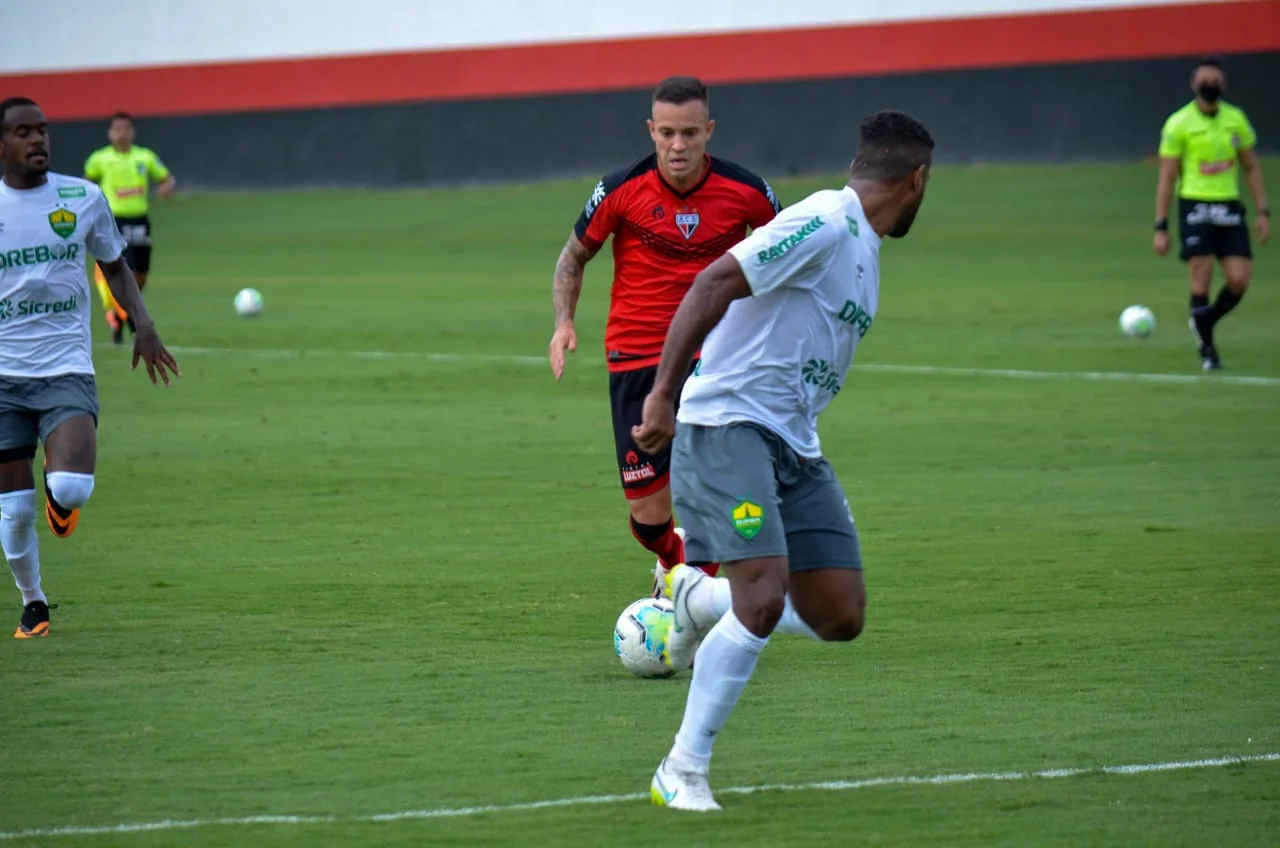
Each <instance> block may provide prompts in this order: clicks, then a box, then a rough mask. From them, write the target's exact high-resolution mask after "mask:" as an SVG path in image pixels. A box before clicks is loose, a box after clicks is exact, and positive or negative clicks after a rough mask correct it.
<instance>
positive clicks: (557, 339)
mask: <svg viewBox="0 0 1280 848" xmlns="http://www.w3.org/2000/svg"><path fill="white" fill-rule="evenodd" d="M577 349H578V333H577V331H576V330H574V329H573V322H572V321H566V322H565V323H563V324H561V325H560V326H558V327H556V332H555V335H553V336H552V337H551V344H550V346H549V350H550V352H551V373H552V374H555V375H556V379H557V380H559V379H560V378H561V377H563V376H564V353H565V351H569V352H570V353H572V352H573V351H575V350H577Z"/></svg>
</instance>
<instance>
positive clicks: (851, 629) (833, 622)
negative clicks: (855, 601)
mask: <svg viewBox="0 0 1280 848" xmlns="http://www.w3.org/2000/svg"><path fill="white" fill-rule="evenodd" d="M864 620H865V613H864V611H863V610H860V609H856V608H853V607H849V608H848V609H844V610H841V611H840V612H839V613H838V614H836V615H834V616H832V617H830V618H827V619H825V620H823V621H822V622H820V623H819V624H818V626H817V627H815V628H814V632H815V633H817V634H818V638H819V639H821V640H822V641H824V642H852V641H853V640H854V639H857V638H858V635H859V634H861V633H862V626H863V623H864Z"/></svg>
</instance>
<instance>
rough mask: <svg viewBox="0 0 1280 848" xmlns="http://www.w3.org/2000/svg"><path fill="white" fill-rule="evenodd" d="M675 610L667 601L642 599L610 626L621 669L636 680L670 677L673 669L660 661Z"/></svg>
mask: <svg viewBox="0 0 1280 848" xmlns="http://www.w3.org/2000/svg"><path fill="white" fill-rule="evenodd" d="M673 620H674V608H673V607H672V606H671V601H669V600H667V599H666V598H641V599H640V600H638V601H636V602H635V603H632V604H630V605H628V606H627V608H626V609H624V610H623V611H622V615H620V616H618V623H617V624H615V625H614V626H613V649H614V650H615V651H617V652H618V659H619V660H621V661H622V666H623V668H625V669H626V670H627V671H629V672H631V673H632V674H634V675H635V676H636V677H670V676H671V675H673V674H675V670H674V669H672V668H669V667H668V666H667V664H666V663H664V662H663V661H662V653H663V651H665V650H666V647H667V633H668V632H670V630H671V624H672V621H673Z"/></svg>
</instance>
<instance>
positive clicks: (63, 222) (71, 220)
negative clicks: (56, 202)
mask: <svg viewBox="0 0 1280 848" xmlns="http://www.w3.org/2000/svg"><path fill="white" fill-rule="evenodd" d="M49 226H50V227H53V231H54V232H55V233H57V234H58V235H59V236H61V237H62V238H64V239H65V238H71V234H72V233H74V232H75V231H76V213H74V212H72V211H71V210H70V209H55V210H53V211H52V212H50V213H49Z"/></svg>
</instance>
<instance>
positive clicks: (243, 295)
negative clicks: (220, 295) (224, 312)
mask: <svg viewBox="0 0 1280 848" xmlns="http://www.w3.org/2000/svg"><path fill="white" fill-rule="evenodd" d="M236 314H237V315H239V316H240V317H241V318H252V317H253V316H255V315H261V314H262V294H261V293H260V292H259V291H258V290H257V289H240V291H239V292H237V293H236Z"/></svg>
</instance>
